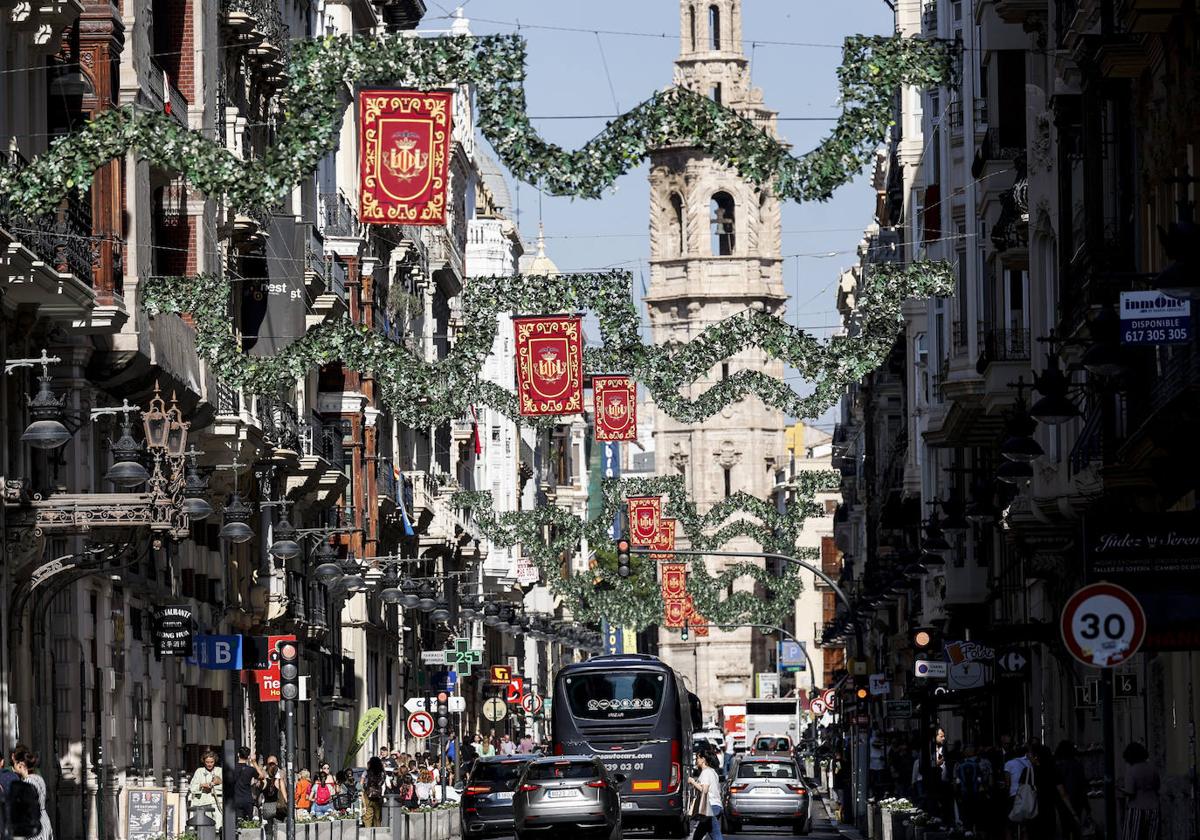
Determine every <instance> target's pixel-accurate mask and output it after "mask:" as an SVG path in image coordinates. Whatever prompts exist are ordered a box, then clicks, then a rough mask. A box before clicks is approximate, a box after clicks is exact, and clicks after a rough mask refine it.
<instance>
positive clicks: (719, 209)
mask: <svg viewBox="0 0 1200 840" xmlns="http://www.w3.org/2000/svg"><path fill="white" fill-rule="evenodd" d="M734 224H735V218H734V204H733V196H731V195H730V194H729V193H727V192H719V193H717V194H716V195H714V196H713V197H712V253H713V256H721V257H728V256H731V255H732V254H733V249H734V245H735V242H734Z"/></svg>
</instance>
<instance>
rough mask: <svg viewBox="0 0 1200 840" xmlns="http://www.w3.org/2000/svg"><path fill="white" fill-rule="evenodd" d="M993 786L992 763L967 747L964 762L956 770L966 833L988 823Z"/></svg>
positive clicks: (956, 786)
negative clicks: (989, 800) (989, 797)
mask: <svg viewBox="0 0 1200 840" xmlns="http://www.w3.org/2000/svg"><path fill="white" fill-rule="evenodd" d="M991 786H992V765H991V762H989V761H988V760H987V759H986V758H981V757H980V756H979V755H977V753H976V750H975V747H973V746H968V747H966V748H965V749H964V750H963V757H962V760H961V761H959V762H958V764H957V765H956V766H955V768H954V792H955V795H956V796H957V798H958V816H959V821H960V822H961V823H962V827H963V830H964V831H975V830H976V828H977V827H978V826H980V825H982V824H983V823H984V822H986V820H987V808H988V795H989V793H990V791H991Z"/></svg>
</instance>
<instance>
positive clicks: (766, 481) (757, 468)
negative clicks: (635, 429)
mask: <svg viewBox="0 0 1200 840" xmlns="http://www.w3.org/2000/svg"><path fill="white" fill-rule="evenodd" d="M741 5H742V4H741V0H711V1H710V2H700V0H681V3H680V33H681V37H680V53H679V57H678V59H676V61H675V84H677V85H679V86H681V87H685V88H687V89H689V90H692V91H695V92H696V93H699V94H702V95H704V96H708V97H710V98H712V99H714V100H716V101H718V102H720V103H721V104H722V105H724V106H726V107H728V108H731V109H733V110H735V111H737V112H738V113H740V114H741V115H742V116H744V117H746V118H747V119H750V120H751V121H753V122H754V123H755V124H757V125H758V126H759V127H761V128H763V129H764V130H766V131H768V132H770V133H772V134H776V133H777V129H776V122H775V116H776V115H775V112H774V111H771V110H769V109H767V108H766V107H765V106H764V105H763V102H762V92H761V91H759V90H757V89H755V88H754V87H752V85H751V81H750V62H749V60H748V59H747V58H746V56H745V54H744V53H743V51H742V41H741V30H742V26H741V23H742V15H741ZM780 247H781V245H780V208H779V201H778V199H777V198H776V197H775V196H774V195H773V194H772V193H770V192H769V191H763V190H761V189H759V188H757V187H755V186H754V185H753V184H751V183H749V182H747V181H744V180H743V179H742V178H740V177H739V176H738V175H737V173H736V172H735V171H734V170H733V169H731V168H729V167H727V166H724V165H722V164H720V163H718V162H716V161H715V160H713V159H712V158H710V157H708V156H707V155H706V154H705V153H704V152H702V151H700V150H698V149H694V148H686V147H680V146H670V147H664V148H660V149H657V150H655V151H654V152H653V153H652V154H651V156H650V253H651V259H650V266H651V268H650V284H649V287H648V291H647V294H646V297H645V303H646V307H647V309H648V313H649V319H650V330H651V335H652V338H653V340H654V341H655V342H656V343H662V342H666V341H671V340H674V341H679V342H684V341H688V340H690V339H692V338H695V337H696V336H697V335H699V334H700V332H701V331H702V330H704V329H705V328H706V327H708V326H711V325H712V324H714V323H716V322H718V321H721V320H724V319H726V318H729V317H731V316H735V315H737V314H738V313H742V312H745V311H747V310H758V311H765V312H768V313H773V314H782V312H783V308H784V304H785V302H786V300H787V295H786V294H785V293H784V288H783V258H782V256H781V254H780ZM740 370H756V371H760V372H762V373H765V374H767V375H769V376H773V377H777V378H782V377H783V374H784V370H783V363H782V362H780V361H778V360H775V359H772V358H769V357H768V356H767V354H766V353H765V352H763V351H762V350H759V349H757V348H753V349H749V350H745V351H742V352H739V353H738V354H737V355H735V356H733V357H731V358H730V359H728V360H727V361H726V362H724V363H722V364H720V365H719V366H718V367H717V368H716V369H714V370H712V371H710V372H709V375H708V376H707V377H706V378H703V379H699V380H697V381H696V382H695V383H694V384H692V385H691V386H688V387H685V388H684V389H683V394H684V395H685V396H688V397H691V398H695V397H697V396H698V395H700V394H702V393H704V392H705V391H707V390H708V389H709V388H711V387H713V386H714V385H715V384H716V383H717V382H718V381H719V380H720V379H722V378H723V377H728V376H732V375H734V374H736V373H737V372H738V371H740ZM653 410H654V446H655V463H656V471H657V472H658V474H660V475H678V476H682V477H683V479H684V483H685V486H686V488H687V492H688V495H689V497H690V498H691V499H692V500H693V501H695V502H696V505H697V507H698V509H699V511H700V512H701V513H704V512H706V511H708V510H709V509H710V508H711V507H712V506H713V505H715V504H717V503H718V502H720V501H721V500H722V499H724V498H725V497H726V496H728V495H730V494H731V493H736V492H737V491H739V490H742V491H745V492H747V493H749V494H751V495H753V496H756V497H758V498H760V499H766V498H767V497H768V496H769V494H770V492H771V490H772V488H773V486H774V483H775V468H776V465H777V464H780V463H782V461H781V458H782V453H783V449H784V417H783V414H782V413H781V412H779V411H776V410H774V409H772V408H769V407H767V406H766V405H764V404H763V403H762V401H761V400H759V399H757V398H756V397H748V398H746V399H743V400H742V401H740V402H737V403H734V404H731V405H730V406H728V407H726V408H724V409H722V410H721V411H719V412H717V413H716V414H715V415H713V416H712V417H710V418H708V419H707V420H704V421H702V422H700V423H696V424H686V423H680V422H677V421H675V420H673V419H671V418H670V417H669V416H667V415H666V414H664V413H663V412H662V411H659V410H658V409H657V407H654V409H653ZM680 547H681V548H683V547H685V546H684V545H683V544H682V542H681V544H680ZM724 548H727V549H731V550H750V551H756V550H758V549H759V548H760V547H759V546H758V545H757V544H755V543H754V542H753V541H749V540H739V541H736V542H734V543H731V544H729V545H727V546H724ZM697 562H698V561H697ZM705 562H706V563H707V567H708V569H709V570H710V571H712V572H717V571H719V570H720V569H722V568H724V567H725V566H726V565H728V563H726V562H722V560H721V558H716V557H713V558H708V559H707V560H706V561H705ZM730 562H733V561H732V560H731V561H730ZM753 585H754V582H753V581H752V580H749V579H745V580H741V581H739V582H738V583H737V584H736V585H735V586H736V588H737V589H745V590H749V589H751V588H752V587H753ZM774 643H775V639H774V637H764V636H762V635H761V634H757V633H756V632H755V631H754V630H753V629H751V628H742V629H737V630H733V631H731V632H728V633H722V632H720V631H719V630H716V629H715V628H713V629H712V630H711V633H710V635H709V636H708V637H706V638H705V637H701V638H697V636H696V635H695V634H694V633H692V634H690V637H689V640H688V641H686V642H685V641H681V640H680V634H679V632H678V631H677V630H670V631H668V630H666V629H661V630H660V631H659V652H660V655H661V656H662V658H663V660H664V661H666V662H667V663H668V664H670V665H671V666H672V667H674V668H675V669H676V670H677V671H678V672H679V673H680V674H681V675H682V676H683V677H684V679H685V681H687V682H688V684H689V685H690V686H691V687H692V688H693V690H696V689H695V687H696V686H702V687H705V690H704V691H702V692H698V693H699V694H700V700H701V702H702V703H703V705H704V710H705V715H706V716H709V717H711V716H712V715H713V714H714V713H715V711H716V709H717V707H718V706H720V705H723V704H726V703H739V702H742V701H744V700H746V699H748V698H752V697H754V688H755V686H754V682H755V677H754V675H755V672H756V671H762V670H764V669H765V667H766V665H767V662H768V651H769V649H770V648H771V647H772V646H773V645H774Z"/></svg>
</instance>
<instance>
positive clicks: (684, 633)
mask: <svg viewBox="0 0 1200 840" xmlns="http://www.w3.org/2000/svg"><path fill="white" fill-rule="evenodd" d="M679 640H680V641H682V642H686V641H687V640H688V623H687V619H684V621H683V627H682V628H681V629H680V631H679Z"/></svg>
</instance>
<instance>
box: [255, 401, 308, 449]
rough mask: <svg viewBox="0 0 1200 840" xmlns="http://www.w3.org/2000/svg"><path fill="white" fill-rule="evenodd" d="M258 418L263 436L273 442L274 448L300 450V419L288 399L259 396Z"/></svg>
mask: <svg viewBox="0 0 1200 840" xmlns="http://www.w3.org/2000/svg"><path fill="white" fill-rule="evenodd" d="M258 419H259V421H260V422H261V423H262V430H263V437H264V438H266V439H267V440H268V441H270V442H271V443H273V444H275V446H276V448H278V449H290V450H292V451H294V452H299V451H300V449H301V443H300V421H299V420H298V418H297V416H296V406H294V405H293V404H292V403H291V402H290V401H289V400H286V399H282V398H278V397H259V398H258Z"/></svg>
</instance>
